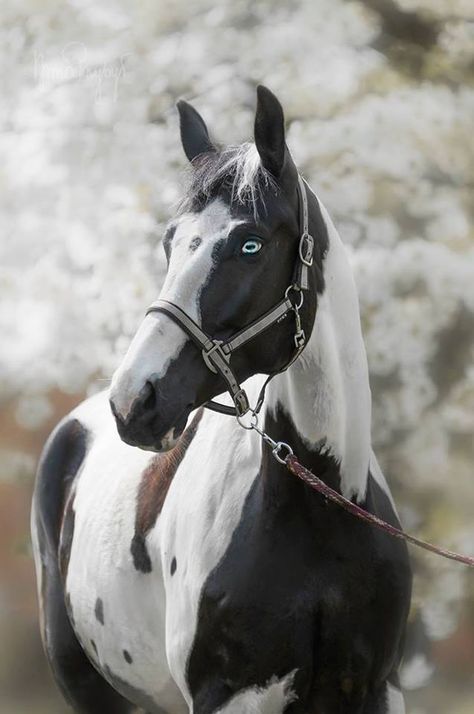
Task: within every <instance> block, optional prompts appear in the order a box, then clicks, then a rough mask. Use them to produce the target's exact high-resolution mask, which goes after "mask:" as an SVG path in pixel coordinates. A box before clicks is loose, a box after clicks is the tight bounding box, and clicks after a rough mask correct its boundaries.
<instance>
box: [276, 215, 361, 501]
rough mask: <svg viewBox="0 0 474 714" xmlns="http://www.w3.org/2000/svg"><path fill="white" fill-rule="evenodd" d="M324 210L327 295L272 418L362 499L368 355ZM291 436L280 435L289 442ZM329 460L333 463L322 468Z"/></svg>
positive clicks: (313, 461)
mask: <svg viewBox="0 0 474 714" xmlns="http://www.w3.org/2000/svg"><path fill="white" fill-rule="evenodd" d="M321 211H322V215H323V218H324V221H325V223H326V226H327V231H328V239H329V242H328V251H327V253H326V257H325V259H324V267H323V270H324V277H325V288H324V292H323V293H322V295H320V296H319V299H318V309H317V313H316V320H315V323H314V328H313V331H312V334H311V338H310V339H309V341H308V344H307V346H306V348H305V350H304V352H303V354H302V355H301V356H300V358H299V359H298V360H297V361H296V362H295V363H294V364H293V365H292V366H291V367H290V368H289V369H288V370H287V371H286V372H284V373H282V374H281V375H278V376H277V377H275V379H274V380H273V381H272V382H271V383H270V385H269V388H268V399H267V400H266V404H267V408H266V415H265V417H266V418H265V422H266V423H267V424H268V427H269V429H270V428H273V429H275V428H276V429H277V430H278V431H280V429H279V428H278V427H277V423H278V421H280V422H281V420H282V419H283V420H284V421H287V422H289V423H290V424H291V426H289V427H288V428H289V431H290V433H291V435H292V438H293V439H296V442H297V443H292V444H291V446H292V447H293V448H294V451H295V453H296V454H297V455H299V454H305V457H306V458H307V459H309V461H310V463H306V464H305V465H306V466H308V467H309V468H314V469H315V471H316V472H318V471H319V473H318V475H319V476H321V477H322V478H327V480H328V481H332V483H331V485H335V486H337V487H339V488H340V490H341V492H342V493H343V494H344V495H345V496H347V497H348V498H352V497H356V499H357V500H359V501H360V500H363V498H364V495H365V492H366V487H367V478H368V469H369V458H370V451H371V447H370V417H371V396H370V387H369V379H368V369H367V356H366V352H365V347H364V343H363V339H362V332H361V325H360V316H359V303H358V297H357V291H356V287H355V282H354V278H353V275H352V270H351V268H350V265H349V261H348V258H347V255H346V251H345V248H344V246H343V244H342V241H341V239H340V237H339V235H338V233H337V231H336V229H335V227H334V225H333V223H332V221H331V219H330V217H329V215H328V213H327V211H326V210H325V209H324V207H323V206H321ZM271 435H272V436H273V434H271ZM284 436H285V435H284V434H281V436H278V435H277V438H282V439H283V440H285V439H284ZM324 463H326V465H327V464H330V465H332V466H330V467H329V468H328V469H326V468H324V469H323V473H321V468H322V466H323V464H324ZM334 471H337V482H338V483H334ZM326 472H327V474H326ZM331 474H332V476H331Z"/></svg>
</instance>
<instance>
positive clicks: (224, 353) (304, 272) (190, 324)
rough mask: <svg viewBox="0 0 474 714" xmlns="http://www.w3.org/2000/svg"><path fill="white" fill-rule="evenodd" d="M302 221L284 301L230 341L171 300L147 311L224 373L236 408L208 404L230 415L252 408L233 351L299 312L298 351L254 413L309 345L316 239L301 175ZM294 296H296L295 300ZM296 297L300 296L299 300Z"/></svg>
mask: <svg viewBox="0 0 474 714" xmlns="http://www.w3.org/2000/svg"><path fill="white" fill-rule="evenodd" d="M297 192H298V220H299V232H300V240H299V245H298V255H297V257H296V262H295V268H294V271H293V280H292V282H291V283H290V285H289V286H288V287H287V289H286V290H285V293H284V296H283V299H282V300H280V302H278V303H277V304H276V305H275V306H274V307H273V308H272V309H271V310H269V311H268V312H266V313H265V314H264V315H262V316H261V317H258V318H257V319H256V320H254V321H253V322H251V323H250V324H249V325H247V326H246V327H244V328H243V329H242V330H239V331H238V332H236V333H234V334H233V335H232V336H231V337H230V338H229V339H228V340H225V341H224V340H217V339H215V338H213V337H211V336H209V335H208V334H206V333H205V332H204V330H202V329H201V327H200V326H199V325H198V324H197V323H196V322H195V321H194V320H193V319H192V318H191V317H189V315H188V314H187V313H186V312H185V311H184V310H183V309H182V308H180V307H179V305H176V304H175V303H174V302H170V301H169V300H162V299H158V300H156V301H155V302H154V303H152V304H151V305H150V307H149V308H148V310H147V311H146V314H147V315H149V314H150V313H152V312H161V313H163V314H165V315H167V316H168V317H169V318H171V320H173V322H175V323H176V324H177V325H179V327H181V329H182V330H183V331H184V332H185V333H186V334H187V335H188V336H189V337H190V338H191V339H192V340H193V342H194V343H195V344H196V345H197V347H199V349H200V350H201V352H202V358H203V360H204V362H205V364H206V366H207V367H208V369H210V370H211V372H214V373H215V374H220V375H221V377H222V378H223V380H224V381H225V383H226V385H227V390H228V392H229V394H230V396H231V397H232V401H233V402H234V406H233V407H229V406H226V405H224V404H219V403H218V402H214V401H209V402H206V404H205V405H204V406H205V407H207V408H208V409H212V410H213V411H216V412H220V413H221V414H228V415H230V416H236V417H242V416H243V415H244V414H246V413H247V412H248V411H249V410H250V404H249V401H248V397H247V394H246V393H245V390H244V389H243V388H242V387H241V385H240V383H239V380H238V379H237V377H236V375H235V372H234V370H233V369H232V367H231V364H230V360H231V357H232V354H233V352H235V351H236V350H237V349H239V347H242V345H245V344H246V343H247V342H249V340H252V339H253V338H254V337H257V336H258V335H261V334H262V332H264V331H265V330H268V328H269V327H271V326H272V325H274V324H276V323H279V322H281V321H282V320H283V319H284V318H285V317H286V315H288V313H290V312H293V313H294V315H295V334H294V338H293V339H294V345H295V352H294V353H293V355H292V357H291V359H290V360H289V362H287V364H285V366H284V367H282V369H280V370H278V371H277V372H273V373H272V374H270V375H269V376H268V377H267V379H266V381H265V383H264V385H263V387H262V389H261V390H260V394H259V396H258V400H257V404H256V406H255V409H252V412H254V413H258V412H259V410H260V408H261V406H262V404H263V400H264V396H265V389H266V387H267V385H268V383H269V381H270V380H271V379H272V378H273V377H274V376H275V375H276V374H280V373H281V372H284V371H285V370H287V369H288V367H289V366H290V365H291V364H293V362H294V361H295V360H296V359H297V358H298V357H299V356H300V354H301V352H302V351H303V349H304V347H305V345H306V335H305V332H304V330H303V328H302V326H301V316H300V309H301V307H302V305H303V301H304V291H306V290H309V268H311V266H312V264H313V252H314V239H313V237H312V236H311V235H310V234H309V230H308V221H309V219H308V197H307V193H306V187H305V184H304V181H303V179H302V178H301V176H299V175H298V190H297ZM292 296H293V299H292ZM295 296H298V299H297V300H295Z"/></svg>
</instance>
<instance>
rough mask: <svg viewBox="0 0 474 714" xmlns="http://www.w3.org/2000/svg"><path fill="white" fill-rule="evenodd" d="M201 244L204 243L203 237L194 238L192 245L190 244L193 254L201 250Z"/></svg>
mask: <svg viewBox="0 0 474 714" xmlns="http://www.w3.org/2000/svg"><path fill="white" fill-rule="evenodd" d="M201 243H202V238H201V236H194V238H193V239H192V241H191V243H190V244H189V250H190V251H191V253H194V251H195V250H197V249H198V248H199V246H200V245H201Z"/></svg>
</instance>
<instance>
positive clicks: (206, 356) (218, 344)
mask: <svg viewBox="0 0 474 714" xmlns="http://www.w3.org/2000/svg"><path fill="white" fill-rule="evenodd" d="M223 344H224V343H223V342H222V340H213V341H212V347H210V348H209V349H208V350H206V349H203V350H202V358H203V360H204V362H205V363H206V366H207V367H208V368H209V369H210V370H211V372H214V374H217V367H216V366H215V365H214V364H213V363H212V361H211V356H212V355H213V354H214V352H217V353H218V354H219V355H220V356H221V357H222V359H223V360H225V362H227V363H229V362H230V354H226V353H225V352H224V350H223V348H222V345H223Z"/></svg>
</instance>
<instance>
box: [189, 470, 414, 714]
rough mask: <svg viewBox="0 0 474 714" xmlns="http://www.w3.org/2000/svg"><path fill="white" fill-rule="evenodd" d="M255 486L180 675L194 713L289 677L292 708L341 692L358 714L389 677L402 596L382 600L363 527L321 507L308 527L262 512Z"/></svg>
mask: <svg viewBox="0 0 474 714" xmlns="http://www.w3.org/2000/svg"><path fill="white" fill-rule="evenodd" d="M259 490H260V482H258V481H257V482H255V483H254V485H253V487H252V490H251V492H250V494H249V496H248V498H247V501H246V504H245V507H244V509H243V512H242V516H241V520H240V522H239V525H238V527H237V529H236V531H235V532H234V534H233V537H232V540H231V543H230V545H229V547H228V548H227V550H226V553H225V555H224V556H223V557H222V559H221V561H220V562H219V564H218V566H217V567H216V568H215V569H214V570H213V571H212V573H210V575H209V577H208V578H207V580H206V583H205V585H204V588H203V591H202V595H201V600H200V606H199V613H198V617H197V629H196V635H195V639H194V642H193V647H192V650H191V654H190V657H189V661H188V672H187V674H188V683H189V687H190V691H191V694H192V696H193V701H195V702H197V703H198V708H197V711H199V712H201V711H202V712H203V713H205V712H207V711H209V712H210V711H213V710H214V709H217V707H218V706H222V704H223V702H225V701H227V700H228V699H229V697H230V696H236V693H238V692H240V691H245V690H247V689H249V688H250V687H265V686H266V685H267V684H268V683H269V682H270V681H273V680H275V678H277V679H281V678H284V677H285V676H290V675H291V682H292V688H293V691H294V692H295V694H296V695H297V697H298V701H299V702H300V703H304V702H306V704H308V702H309V701H312V698H313V699H314V697H315V696H316V694H315V692H317V705H318V707H322V709H321V710H325V709H326V708H327V705H328V703H329V702H330V700H331V697H334V696H336V697H338V696H343V697H345V698H346V699H347V701H348V705H350V706H352V709H351V711H353V712H357V711H358V708H357V707H358V702H359V703H360V702H362V701H363V700H364V698H365V696H366V692H367V690H368V688H369V687H370V686H372V685H374V682H376V681H383V678H384V677H385V676H387V675H388V674H389V672H390V671H391V667H392V665H393V661H392V660H393V658H394V657H395V653H396V649H397V643H398V637H399V631H398V625H399V622H400V620H401V619H402V597H401V595H402V594H400V598H397V594H396V592H395V593H394V594H393V593H392V595H393V597H392V598H390V597H389V595H388V591H389V589H390V587H391V586H392V585H393V582H391V577H390V573H389V574H388V579H384V577H383V575H382V573H383V570H384V568H385V569H386V567H385V566H386V563H384V564H383V567H382V560H383V557H382V556H381V553H380V551H379V550H378V548H377V546H376V545H375V544H374V543H373V542H372V540H371V537H370V536H371V533H370V530H367V529H366V528H365V531H364V526H363V527H362V528H360V526H359V524H352V523H351V522H350V521H349V522H346V519H345V516H343V515H342V516H340V515H339V513H338V512H337V511H334V509H332V508H331V507H330V508H329V509H326V508H325V506H324V504H322V505H321V511H320V513H319V525H316V526H315V522H314V520H313V519H307V518H305V516H304V512H303V513H301V512H300V513H297V512H293V513H290V512H283V513H281V514H278V515H277V516H276V517H275V516H274V515H270V516H268V514H265V513H264V512H262V504H261V499H260V494H259ZM340 518H342V521H341V522H339V520H340ZM334 519H335V520H336V522H337V526H336V525H335V524H334V523H333V524H332V525H333V527H332V528H330V527H329V523H331V522H332V521H334ZM362 525H363V524H362ZM336 531H338V532H336ZM391 619H392V620H393V622H392V623H391ZM387 622H388V624H387ZM375 663H376V666H375ZM211 681H212V685H209V682H211ZM341 692H342V694H341ZM335 693H336V694H335ZM290 694H291V693H290ZM289 696H290V695H289ZM290 699H291V696H290ZM290 699H289V700H288V701H290ZM314 701H316V699H314ZM301 706H303V704H301ZM200 707H201V708H200ZM294 707H295V709H294V711H295V712H296V711H307V709H298V708H297V705H296V704H295V705H294ZM316 710H317V709H316ZM285 711H286V709H285ZM288 711H290V709H288ZM291 711H293V710H291Z"/></svg>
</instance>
